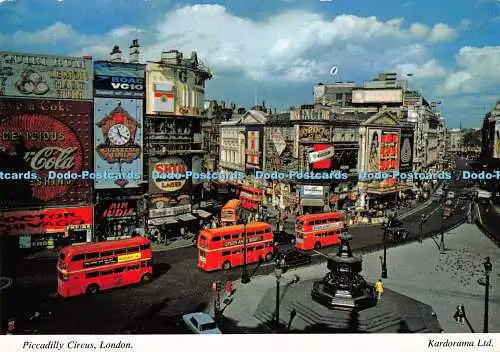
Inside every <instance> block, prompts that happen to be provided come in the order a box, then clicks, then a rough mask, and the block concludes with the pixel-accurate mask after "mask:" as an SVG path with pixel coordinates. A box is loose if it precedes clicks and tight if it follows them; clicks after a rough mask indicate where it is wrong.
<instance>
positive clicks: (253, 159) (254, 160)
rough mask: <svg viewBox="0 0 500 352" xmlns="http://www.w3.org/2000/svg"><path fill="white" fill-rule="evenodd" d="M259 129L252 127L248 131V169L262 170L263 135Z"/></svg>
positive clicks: (246, 151)
mask: <svg viewBox="0 0 500 352" xmlns="http://www.w3.org/2000/svg"><path fill="white" fill-rule="evenodd" d="M261 130H262V129H261V128H259V127H250V128H248V129H247V131H246V150H245V153H246V167H247V168H253V169H262V140H263V138H262V133H261Z"/></svg>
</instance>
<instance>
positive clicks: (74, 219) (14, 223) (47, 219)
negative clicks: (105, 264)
mask: <svg viewBox="0 0 500 352" xmlns="http://www.w3.org/2000/svg"><path fill="white" fill-rule="evenodd" d="M91 224H92V208H91V207H83V208H58V209H43V210H23V211H8V212H4V213H2V215H0V234H1V235H9V236H16V235H33V234H41V233H50V232H65V231H66V230H67V229H68V226H78V225H91Z"/></svg>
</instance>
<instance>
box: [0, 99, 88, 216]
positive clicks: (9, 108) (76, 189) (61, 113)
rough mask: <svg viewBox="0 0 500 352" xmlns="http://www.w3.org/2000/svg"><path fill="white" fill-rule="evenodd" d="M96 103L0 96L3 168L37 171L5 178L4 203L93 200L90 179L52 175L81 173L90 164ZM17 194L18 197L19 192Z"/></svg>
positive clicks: (5, 169) (3, 204) (79, 201)
mask: <svg viewBox="0 0 500 352" xmlns="http://www.w3.org/2000/svg"><path fill="white" fill-rule="evenodd" d="M91 111H92V105H91V103H88V102H75V101H48V100H24V99H6V98H2V99H0V157H1V160H0V161H1V162H2V165H5V167H4V166H2V171H4V172H27V171H32V172H35V173H36V174H37V179H35V180H32V181H30V180H18V181H17V182H14V181H4V182H3V183H2V188H4V189H7V190H9V191H10V193H12V194H8V193H9V192H7V194H5V193H4V197H5V199H2V200H1V201H2V204H1V205H2V207H7V208H8V207H12V206H21V207H22V206H24V205H29V206H32V205H34V204H58V205H61V204H81V202H86V203H89V202H90V199H91V198H90V197H91V183H90V180H81V179H79V180H54V179H49V178H48V174H49V171H55V172H61V173H63V172H68V171H69V172H72V173H81V172H82V171H84V170H85V171H86V170H90V168H91V165H92V149H91V148H92V146H91V139H90V137H91V135H92V120H91ZM15 195H17V196H15Z"/></svg>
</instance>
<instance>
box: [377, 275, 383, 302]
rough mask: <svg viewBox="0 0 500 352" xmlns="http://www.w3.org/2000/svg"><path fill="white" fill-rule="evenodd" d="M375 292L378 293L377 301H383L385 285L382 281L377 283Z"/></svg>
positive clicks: (379, 280)
mask: <svg viewBox="0 0 500 352" xmlns="http://www.w3.org/2000/svg"><path fill="white" fill-rule="evenodd" d="M375 292H376V293H377V301H381V300H382V293H384V284H383V283H382V279H378V281H377V282H376V283H375Z"/></svg>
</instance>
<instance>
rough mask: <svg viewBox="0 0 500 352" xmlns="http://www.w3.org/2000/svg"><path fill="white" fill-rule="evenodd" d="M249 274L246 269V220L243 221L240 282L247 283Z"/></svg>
mask: <svg viewBox="0 0 500 352" xmlns="http://www.w3.org/2000/svg"><path fill="white" fill-rule="evenodd" d="M249 282H250V275H249V274H248V269H247V220H246V219H245V221H244V222H243V269H242V271H241V283H242V284H248V283H249Z"/></svg>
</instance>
